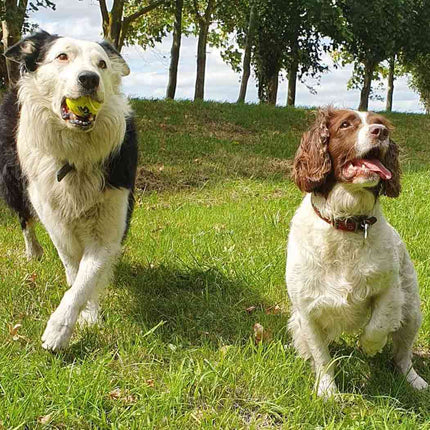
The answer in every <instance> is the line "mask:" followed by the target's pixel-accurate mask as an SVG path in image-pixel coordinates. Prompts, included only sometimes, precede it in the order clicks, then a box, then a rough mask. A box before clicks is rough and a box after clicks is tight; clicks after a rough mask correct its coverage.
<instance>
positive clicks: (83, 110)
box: [66, 97, 102, 117]
mask: <svg viewBox="0 0 430 430" xmlns="http://www.w3.org/2000/svg"><path fill="white" fill-rule="evenodd" d="M66 105H67V107H68V108H69V110H71V111H72V112H73V113H74V114H75V115H78V116H83V117H85V116H88V115H90V114H92V115H96V114H97V112H98V111H99V110H100V108H101V105H102V104H101V103H100V102H98V101H96V100H94V99H92V98H91V97H79V98H77V99H66Z"/></svg>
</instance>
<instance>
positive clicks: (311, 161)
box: [293, 110, 332, 193]
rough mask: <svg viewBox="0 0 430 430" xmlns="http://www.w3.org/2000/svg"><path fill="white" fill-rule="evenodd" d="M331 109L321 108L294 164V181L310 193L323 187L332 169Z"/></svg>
mask: <svg viewBox="0 0 430 430" xmlns="http://www.w3.org/2000/svg"><path fill="white" fill-rule="evenodd" d="M329 114H330V112H329V110H320V111H319V112H318V115H317V118H316V121H315V123H314V124H313V126H312V127H311V129H310V130H309V131H307V132H306V133H305V134H304V135H303V137H302V140H301V142H300V146H299V148H298V150H297V152H296V156H295V158H294V165H293V181H294V182H295V184H296V185H297V186H298V187H299V188H300V190H301V191H304V192H307V193H310V192H312V191H315V190H316V189H317V188H319V187H321V186H322V185H323V184H324V182H325V181H326V179H327V176H328V175H329V173H330V172H331V170H332V163H331V158H330V154H329V152H328V142H329V140H330V134H329V130H328V121H329Z"/></svg>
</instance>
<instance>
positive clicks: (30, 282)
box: [24, 272, 37, 288]
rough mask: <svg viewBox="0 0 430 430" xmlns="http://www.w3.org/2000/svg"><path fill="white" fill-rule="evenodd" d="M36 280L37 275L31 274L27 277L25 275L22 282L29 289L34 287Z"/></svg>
mask: <svg viewBox="0 0 430 430" xmlns="http://www.w3.org/2000/svg"><path fill="white" fill-rule="evenodd" d="M36 279H37V273H36V272H33V273H31V274H29V275H26V276H25V278H24V282H25V283H26V284H27V286H29V287H30V288H34V287H35V286H36Z"/></svg>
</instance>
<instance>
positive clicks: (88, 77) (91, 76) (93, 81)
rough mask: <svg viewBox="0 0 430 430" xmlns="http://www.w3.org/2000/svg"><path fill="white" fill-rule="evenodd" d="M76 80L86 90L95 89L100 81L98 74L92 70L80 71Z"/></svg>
mask: <svg viewBox="0 0 430 430" xmlns="http://www.w3.org/2000/svg"><path fill="white" fill-rule="evenodd" d="M78 80H79V82H80V84H81V85H82V86H83V87H84V88H85V89H86V90H96V89H97V87H98V86H99V83H100V76H99V75H98V74H97V73H94V72H81V73H79V75H78Z"/></svg>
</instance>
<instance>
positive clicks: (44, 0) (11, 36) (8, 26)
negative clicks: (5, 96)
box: [0, 0, 55, 85]
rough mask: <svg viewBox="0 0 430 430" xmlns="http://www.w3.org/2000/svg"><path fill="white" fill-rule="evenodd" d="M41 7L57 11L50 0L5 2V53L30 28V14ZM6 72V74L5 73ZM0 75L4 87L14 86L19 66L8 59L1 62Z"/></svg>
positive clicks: (1, 8)
mask: <svg viewBox="0 0 430 430" xmlns="http://www.w3.org/2000/svg"><path fill="white" fill-rule="evenodd" d="M2 3H3V2H2ZM40 7H49V8H52V9H55V4H54V3H53V2H52V1H50V0H36V1H35V2H32V1H30V2H29V1H28V0H4V3H3V4H2V6H0V17H1V40H2V45H3V51H4V52H5V51H6V50H7V49H8V48H10V47H11V46H12V45H14V44H15V43H17V42H18V41H19V40H20V39H21V35H22V33H23V32H25V31H26V30H28V29H29V28H30V26H29V24H28V22H27V18H28V13H29V12H32V11H37V10H38V9H39V8H40ZM5 71H6V73H5ZM0 73H2V75H1V76H2V77H1V79H2V82H3V84H4V85H6V84H13V83H15V82H16V81H17V80H18V79H19V66H18V64H17V63H15V62H13V61H10V60H8V59H6V60H3V62H0Z"/></svg>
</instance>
